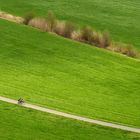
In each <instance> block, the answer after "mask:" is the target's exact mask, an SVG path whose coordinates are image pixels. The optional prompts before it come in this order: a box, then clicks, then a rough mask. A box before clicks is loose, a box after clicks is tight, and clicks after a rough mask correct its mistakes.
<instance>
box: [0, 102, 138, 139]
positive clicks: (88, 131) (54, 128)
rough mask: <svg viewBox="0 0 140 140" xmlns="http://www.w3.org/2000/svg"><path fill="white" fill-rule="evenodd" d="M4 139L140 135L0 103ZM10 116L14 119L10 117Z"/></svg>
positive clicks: (113, 137)
mask: <svg viewBox="0 0 140 140" xmlns="http://www.w3.org/2000/svg"><path fill="white" fill-rule="evenodd" d="M0 115H1V116H0V139H1V140H18V139H20V140H64V139H65V140H134V139H135V140H139V139H140V135H137V134H134V133H130V132H124V131H121V130H115V129H111V128H105V127H99V126H96V125H91V124H88V123H84V122H79V121H76V120H71V119H65V118H61V117H57V116H54V115H50V114H47V113H42V112H39V111H35V110H30V109H25V108H23V107H19V106H16V105H12V104H7V103H3V102H0ZM9 116H10V118H9Z"/></svg>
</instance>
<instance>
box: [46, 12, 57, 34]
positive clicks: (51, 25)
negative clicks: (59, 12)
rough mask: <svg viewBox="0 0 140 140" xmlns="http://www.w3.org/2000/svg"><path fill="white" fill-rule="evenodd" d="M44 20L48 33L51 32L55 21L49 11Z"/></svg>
mask: <svg viewBox="0 0 140 140" xmlns="http://www.w3.org/2000/svg"><path fill="white" fill-rule="evenodd" d="M46 19H47V24H48V31H50V32H53V31H54V29H55V27H56V25H57V20H56V17H55V15H54V14H53V12H51V11H49V12H48V15H47V18H46Z"/></svg>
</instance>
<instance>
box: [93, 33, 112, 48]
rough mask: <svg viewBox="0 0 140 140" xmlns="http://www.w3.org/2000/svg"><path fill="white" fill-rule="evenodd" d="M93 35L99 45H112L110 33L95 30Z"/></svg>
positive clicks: (102, 46)
mask: <svg viewBox="0 0 140 140" xmlns="http://www.w3.org/2000/svg"><path fill="white" fill-rule="evenodd" d="M93 37H94V43H95V45H96V46H97V47H100V48H107V47H108V46H110V43H111V40H110V37H109V34H108V33H101V32H94V33H93Z"/></svg>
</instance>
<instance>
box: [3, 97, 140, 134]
mask: <svg viewBox="0 0 140 140" xmlns="http://www.w3.org/2000/svg"><path fill="white" fill-rule="evenodd" d="M0 100H1V101H4V102H8V103H12V104H17V101H16V100H13V99H9V98H5V97H2V96H0ZM22 106H24V107H27V108H32V109H35V110H39V111H43V112H47V113H51V114H55V115H59V116H63V117H66V118H71V119H75V120H80V121H84V122H88V123H93V124H98V125H102V126H107V127H112V128H116V129H122V130H126V131H131V132H136V133H140V128H133V127H128V126H123V125H118V124H113V123H109V122H104V121H100V120H94V119H89V118H84V117H80V116H76V115H71V114H68V113H64V112H60V111H56V110H52V109H49V108H44V107H40V106H36V105H32V104H28V103H24V104H23V105H22Z"/></svg>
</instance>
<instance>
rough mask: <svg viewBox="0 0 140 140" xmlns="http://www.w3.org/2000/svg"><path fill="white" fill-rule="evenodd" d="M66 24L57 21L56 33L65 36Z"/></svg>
mask: <svg viewBox="0 0 140 140" xmlns="http://www.w3.org/2000/svg"><path fill="white" fill-rule="evenodd" d="M64 27H65V22H60V21H57V24H56V26H55V28H54V32H55V33H56V34H58V35H61V36H62V35H63V33H64Z"/></svg>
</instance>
